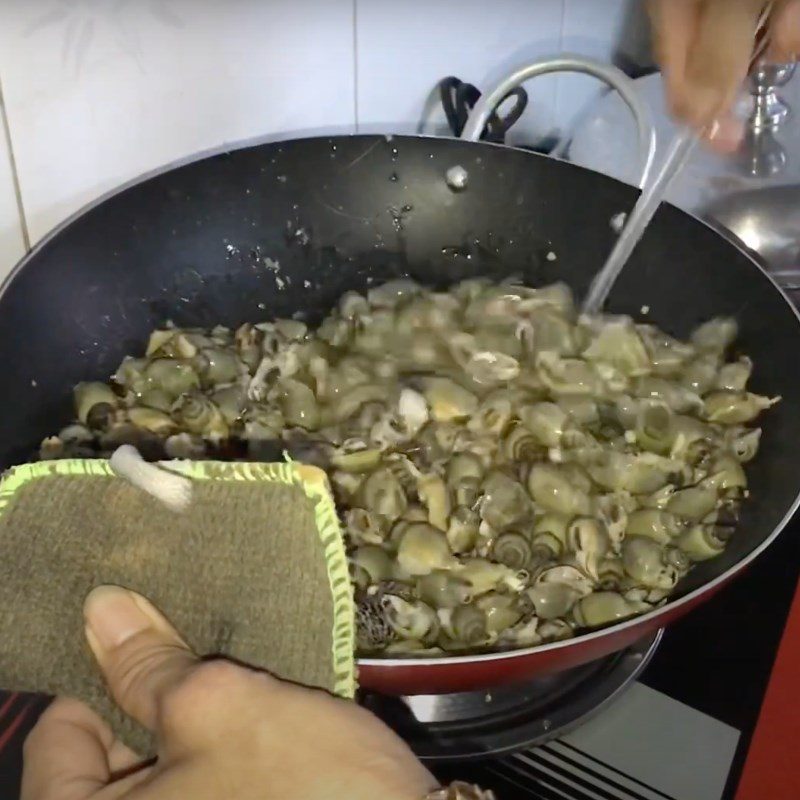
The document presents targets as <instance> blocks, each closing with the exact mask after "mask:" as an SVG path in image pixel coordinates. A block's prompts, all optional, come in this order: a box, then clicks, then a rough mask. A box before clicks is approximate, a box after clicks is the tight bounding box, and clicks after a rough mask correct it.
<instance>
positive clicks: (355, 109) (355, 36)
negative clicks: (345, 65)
mask: <svg viewBox="0 0 800 800" xmlns="http://www.w3.org/2000/svg"><path fill="white" fill-rule="evenodd" d="M353 113H354V114H355V132H356V133H358V129H359V116H358V0H353Z"/></svg>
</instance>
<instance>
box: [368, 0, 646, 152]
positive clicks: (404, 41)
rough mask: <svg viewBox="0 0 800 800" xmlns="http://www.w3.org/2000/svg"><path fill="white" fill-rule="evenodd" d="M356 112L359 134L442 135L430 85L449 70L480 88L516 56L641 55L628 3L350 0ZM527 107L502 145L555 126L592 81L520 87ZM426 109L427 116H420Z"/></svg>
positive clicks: (567, 118)
mask: <svg viewBox="0 0 800 800" xmlns="http://www.w3.org/2000/svg"><path fill="white" fill-rule="evenodd" d="M356 13H357V26H356V30H357V55H358V58H357V61H358V72H357V75H358V118H359V126H360V128H361V129H362V130H367V131H373V130H380V131H385V130H387V129H389V130H393V131H395V132H413V131H415V130H423V131H425V132H429V133H443V132H446V130H447V128H446V123H445V121H444V115H443V114H442V113H441V109H440V107H439V103H438V100H437V99H436V98H435V96H431V91H432V90H433V89H434V87H435V86H436V83H437V82H438V81H439V80H440V79H441V78H443V77H445V76H446V75H450V74H454V75H456V76H457V77H459V78H461V79H462V80H465V81H468V82H470V83H474V84H476V85H477V86H478V87H479V88H481V89H483V90H485V89H487V88H488V87H489V86H490V85H491V83H492V82H493V80H495V79H496V78H497V77H498V76H499V75H501V74H502V73H503V72H505V71H507V70H509V69H512V68H513V67H515V66H517V65H519V64H521V63H522V62H524V61H532V60H535V59H538V58H541V57H545V56H548V55H553V54H555V53H559V52H564V51H570V52H574V53H580V54H582V55H588V56H592V57H594V58H597V59H601V60H604V61H611V60H612V59H613V57H614V56H615V55H616V54H617V52H618V51H619V50H622V51H623V54H624V55H625V56H626V57H627V59H628V60H629V61H637V60H640V59H641V57H642V46H641V42H642V39H644V40H645V41H646V39H647V35H646V30H645V28H644V26H643V25H642V9H641V3H640V2H638V0H495V2H493V3H486V2H484V0H462V1H461V2H458V0H406V2H405V3H397V2H396V1H395V0H357V6H356ZM526 89H527V90H528V91H529V93H530V94H531V109H530V110H529V111H528V112H527V113H526V115H525V117H523V119H522V120H521V121H520V123H518V125H517V126H516V127H515V129H514V131H513V134H512V136H511V137H510V140H511V141H512V142H531V141H533V140H536V139H537V138H539V137H541V136H542V134H544V133H552V132H563V131H565V130H567V129H568V128H569V126H570V125H571V123H572V121H573V119H574V118H575V116H576V113H578V112H579V111H580V110H581V109H582V108H584V107H586V104H587V103H588V102H589V101H591V100H592V99H593V98H594V97H596V96H597V94H598V93H599V92H600V91H602V85H601V84H599V83H598V82H597V81H595V80H594V79H592V78H588V77H585V76H577V75H573V76H563V77H562V76H559V77H552V78H551V77H549V76H548V77H543V78H537V79H536V80H535V81H531V82H529V83H528V85H527V86H526ZM426 101H430V102H429V103H428V108H430V109H432V110H433V113H423V110H425V109H426Z"/></svg>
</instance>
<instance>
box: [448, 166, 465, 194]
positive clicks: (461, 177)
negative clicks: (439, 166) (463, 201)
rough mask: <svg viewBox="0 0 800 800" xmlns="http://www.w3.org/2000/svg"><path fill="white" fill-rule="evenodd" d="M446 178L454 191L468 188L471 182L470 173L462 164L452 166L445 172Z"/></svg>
mask: <svg viewBox="0 0 800 800" xmlns="http://www.w3.org/2000/svg"><path fill="white" fill-rule="evenodd" d="M445 180H446V181H447V185H448V186H449V187H450V188H451V189H452V190H453V191H454V192H460V191H462V190H463V189H466V188H467V183H468V182H469V173H468V172H467V171H466V170H465V169H464V167H462V166H460V165H456V166H454V167H450V169H448V170H447V172H446V173H445Z"/></svg>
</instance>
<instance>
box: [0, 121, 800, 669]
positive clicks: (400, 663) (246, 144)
mask: <svg viewBox="0 0 800 800" xmlns="http://www.w3.org/2000/svg"><path fill="white" fill-rule="evenodd" d="M334 139H363V140H364V141H368V140H380V139H385V140H386V141H392V140H397V141H399V142H402V141H403V140H424V141H436V142H441V141H444V142H449V143H461V144H464V145H466V146H468V147H480V148H481V149H484V150H486V149H488V148H492V149H499V150H514V151H515V152H518V153H523V154H524V155H525V156H526V157H529V158H541V159H550V160H551V161H554V162H557V163H560V164H563V165H566V166H568V167H569V168H571V169H576V170H579V171H582V172H587V173H590V174H592V175H599V176H600V177H602V178H603V179H604V180H607V181H612V182H614V183H617V184H621V185H623V186H625V187H627V188H633V189H636V187H635V186H632V185H631V184H628V183H626V182H625V181H622V180H619V179H618V178H615V177H612V176H611V175H606V174H605V173H602V172H599V171H597V170H593V169H590V168H588V167H585V166H583V165H581V164H576V163H574V162H571V161H569V160H567V159H565V158H553V157H551V156H548V155H546V154H544V153H538V152H535V151H531V150H526V149H524V148H520V147H514V146H511V145H506V144H499V143H495V142H486V141H477V142H474V141H466V140H464V139H460V138H458V137H452V136H434V135H431V134H379V133H370V134H367V133H350V134H343V133H331V134H328V135H326V134H315V135H300V136H297V137H292V138H284V137H276V138H271V137H269V138H256V139H249V140H245V141H240V142H235V143H232V144H225V145H221V146H219V147H216V148H210V149H207V150H201V151H196V152H195V153H192V154H190V155H188V156H186V157H183V158H179V159H175V160H173V161H170V162H167V163H166V164H163V165H161V166H159V167H156V168H155V169H152V170H149V171H147V172H144V173H142V174H140V175H138V176H136V177H135V178H132V179H130V180H128V181H125V182H124V183H122V184H120V185H118V186H116V187H115V188H113V189H111V190H109V191H108V192H105V193H103V194H101V195H99V196H98V197H96V198H94V199H93V200H91V201H90V202H88V203H86V204H85V205H83V206H81V207H80V208H78V209H77V210H76V211H74V212H73V213H72V214H70V215H69V216H68V217H66V218H65V219H64V220H62V221H61V222H60V223H58V224H57V225H56V226H55V227H53V228H52V229H51V230H50V231H48V232H47V233H46V234H45V235H44V236H43V237H42V238H41V239H40V240H39V241H38V242H37V243H36V244H35V245H34V246H33V247H32V248H31V249H30V251H29V252H27V253H26V254H25V255H24V256H23V257H22V258H21V259H20V260H19V261H18V262H17V263H16V265H15V266H14V267H13V268H12V269H11V270H10V272H9V273H8V274H7V275H6V277H5V278H4V279H3V281H2V283H0V302H2V300H3V298H4V297H5V294H6V292H7V291H8V289H9V287H10V285H11V283H12V282H13V280H14V278H15V277H16V276H17V275H18V274H19V273H20V272H21V271H22V270H23V269H24V268H25V267H26V266H27V265H28V264H29V263H30V262H31V261H32V260H33V259H34V258H35V257H36V255H37V254H38V253H39V251H40V250H42V249H44V248H45V247H46V246H47V245H48V244H49V243H50V242H51V241H52V240H53V239H55V238H56V237H57V236H58V235H59V234H60V233H61V232H62V231H64V230H65V229H66V228H68V227H69V226H70V225H72V223H73V222H76V221H77V220H78V219H80V218H81V217H82V216H84V215H85V214H87V213H88V212H89V211H91V210H93V209H94V208H96V207H98V206H100V205H101V204H102V203H104V202H106V201H107V200H110V199H112V198H113V197H116V196H117V195H119V194H122V193H123V192H125V191H127V190H128V189H132V188H134V187H136V186H138V185H139V184H142V183H145V182H147V181H148V180H151V179H153V178H158V177H160V176H162V175H165V174H167V173H168V172H171V171H173V170H175V169H180V168H182V167H187V166H190V165H192V164H196V163H199V162H201V161H205V160H206V159H210V158H215V157H217V156H221V155H225V154H228V153H235V152H238V151H241V150H248V149H252V148H256V147H262V146H269V145H281V144H288V143H290V142H291V143H294V142H314V141H326V140H327V141H331V140H334ZM437 146H438V145H437ZM664 205H667V206H671V207H672V208H674V209H675V210H677V211H679V212H680V213H681V214H683V215H685V216H688V217H691V218H692V219H693V220H694V221H695V222H697V223H699V224H701V225H703V226H704V227H705V228H708V229H709V230H710V231H712V232H713V233H714V234H715V235H716V236H720V237H722V238H723V239H725V240H726V241H727V243H728V244H729V245H730V246H731V247H733V248H735V249H736V250H738V251H739V252H740V253H741V254H742V255H743V256H745V258H747V259H748V261H750V262H751V264H752V265H753V267H754V268H755V269H757V270H758V271H759V272H760V273H761V274H762V275H763V276H764V277H765V278H766V279H767V280H768V281H769V282H770V283H771V284H772V286H773V288H774V289H775V291H776V292H777V293H778V294H779V295H780V296H781V298H782V299H783V301H784V303H786V305H787V306H788V307H789V309H790V310H791V312H792V314H793V316H794V318H795V321H796V322H797V324H798V326H800V309H798V308H797V307H796V306H795V305H794V303H793V302H792V301H791V299H790V298H789V296H788V294H787V293H786V291H785V290H784V289H783V288H782V287H781V286H780V285H779V284H778V282H777V281H776V280H775V278H773V277H772V275H771V274H770V273H769V271H768V270H767V269H766V267H765V265H764V264H763V263H762V261H761V259H760V258H756V257H754V254H753V252H752V251H751V250H750V248H748V247H747V246H745V245H744V244H743V243H742V242H741V241H740V240H739V239H738V237H736V235H735V234H733V232H731V231H728V230H727V229H721V228H720V226H719V225H715V224H714V223H713V222H711V221H709V220H706V219H703V218H702V217H699V216H697V215H696V214H693V213H692V212H690V211H686V210H684V209H682V208H679V207H678V206H675V205H673V204H672V203H669V202H666V201H665V202H664ZM798 508H800V485H798V489H797V494H796V495H795V498H794V501H793V502H792V504H791V505H790V506H789V509H788V510H787V512H786V513H785V514H784V516H783V517H782V518H781V520H780V522H779V523H778V524H777V525H776V526H775V528H773V530H772V532H771V533H770V534H769V535H768V536H766V537H765V538H764V540H763V541H762V542H760V543H759V544H758V545H757V546H756V547H755V548H754V549H753V550H752V551H751V552H750V553H748V554H747V555H746V556H745V557H744V558H743V559H741V560H740V561H739V562H737V563H736V564H734V565H733V566H732V567H729V568H728V569H727V570H725V572H723V573H722V574H721V575H718V576H717V577H716V578H714V579H712V580H710V581H708V582H706V583H704V584H703V585H702V586H699V587H698V588H697V589H694V590H693V591H691V592H689V593H688V594H685V595H683V596H681V597H678V598H677V599H675V600H669V599H668V600H667V602H666V603H665V604H664V605H663V606H661V607H660V608H657V609H654V610H652V611H649V612H647V613H646V614H641V615H638V616H635V617H631V618H630V619H627V620H624V621H622V622H618V623H615V624H613V625H609V626H607V627H605V628H602V629H600V630H596V631H590V632H588V633H582V634H580V635H579V636H576V637H574V638H571V639H562V640H559V641H555V642H549V643H547V644H539V645H534V646H532V647H526V648H522V649H519V650H508V651H501V652H496V653H478V654H474V655H460V656H448V655H445V656H438V657H435V656H426V657H423V658H414V657H407V658H359V657H356V664H357V665H358V666H359V667H369V668H370V669H375V670H383V671H387V670H390V669H400V668H402V669H413V668H418V669H421V668H423V667H438V668H440V669H444V668H446V667H447V666H449V665H469V664H476V663H489V662H494V661H507V660H508V661H510V660H516V659H522V658H528V657H532V656H536V654H537V653H545V652H551V653H552V652H555V651H557V650H562V649H564V648H567V647H570V646H578V645H581V644H585V643H588V642H592V641H596V640H598V639H601V638H602V637H604V636H608V635H612V634H617V633H621V632H622V631H627V630H630V629H632V628H634V627H636V626H642V627H643V628H645V627H651V626H652V623H654V622H655V621H656V620H658V618H659V617H661V616H663V615H665V614H667V613H669V612H672V611H675V610H677V609H680V608H681V607H683V606H686V605H688V604H691V603H692V602H693V601H695V600H699V599H700V598H701V597H703V595H705V594H708V593H710V592H712V591H713V590H714V589H716V588H719V587H720V586H721V585H722V584H724V583H726V582H727V581H728V580H730V579H731V578H733V577H734V576H735V575H737V574H738V573H739V572H741V571H742V570H743V569H744V568H745V567H747V566H748V565H749V564H751V563H752V562H753V561H755V559H756V558H758V557H759V556H760V555H761V554H762V553H763V552H764V551H765V550H766V549H767V548H768V547H769V546H770V545H771V544H772V543H773V542H774V541H775V539H777V537H778V536H779V535H780V534H781V533H782V531H783V530H784V529H785V528H786V526H787V525H788V524H789V522H790V521H791V519H792V517H793V516H794V515H795V513H796V512H797V510H798ZM655 627H658V626H655Z"/></svg>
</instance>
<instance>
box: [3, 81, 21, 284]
mask: <svg viewBox="0 0 800 800" xmlns="http://www.w3.org/2000/svg"><path fill="white" fill-rule="evenodd" d="M3 119H4V109H3V107H2V95H1V94H0V283H1V282H2V281H3V279H4V278H5V277H6V275H8V273H9V272H10V271H11V268H12V267H13V266H14V264H16V263H17V261H19V259H20V258H21V257H22V256H23V254H24V252H25V244H24V239H23V234H22V220H21V219H20V214H19V205H18V203H17V195H16V190H15V187H14V176H13V171H12V159H11V147H10V143H9V141H8V139H7V137H6V132H5V125H4V122H3Z"/></svg>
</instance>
